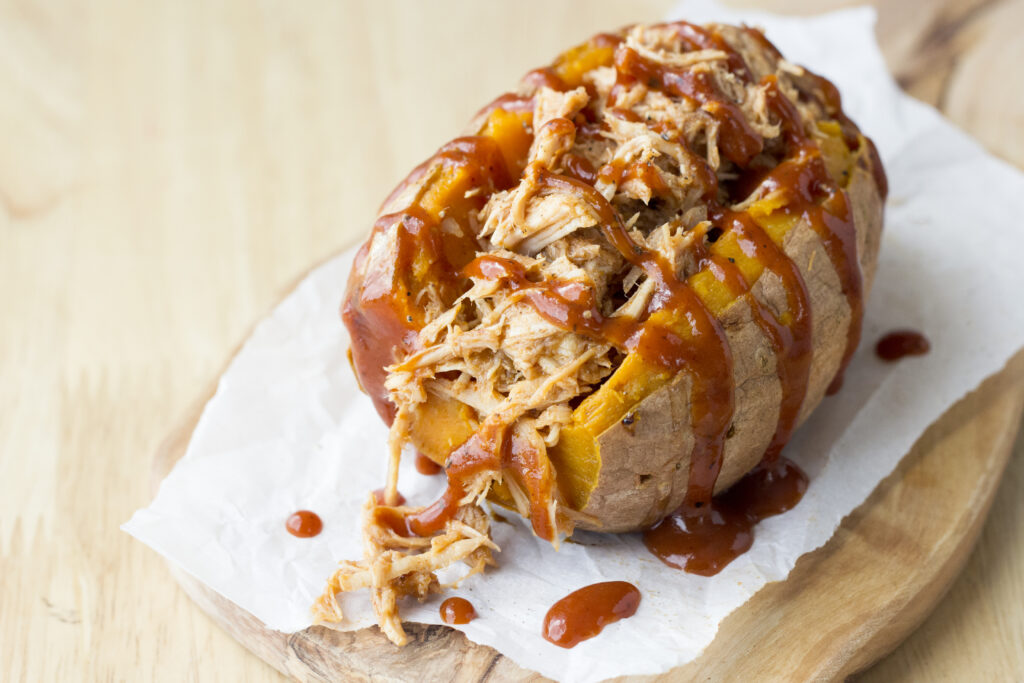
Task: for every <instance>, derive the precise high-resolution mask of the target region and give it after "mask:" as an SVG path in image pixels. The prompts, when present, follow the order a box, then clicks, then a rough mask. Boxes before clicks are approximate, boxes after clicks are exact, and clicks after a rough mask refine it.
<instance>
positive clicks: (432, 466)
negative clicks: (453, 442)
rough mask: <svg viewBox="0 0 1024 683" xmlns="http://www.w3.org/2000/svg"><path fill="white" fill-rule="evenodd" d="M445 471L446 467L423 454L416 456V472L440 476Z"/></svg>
mask: <svg viewBox="0 0 1024 683" xmlns="http://www.w3.org/2000/svg"><path fill="white" fill-rule="evenodd" d="M443 469H444V467H442V466H441V465H438V464H437V463H436V462H434V461H433V460H431V459H430V458H428V457H427V456H425V455H423V454H422V453H417V454H416V471H417V472H419V473H420V474H425V475H427V476H431V475H434V474H440V473H441V471H442V470H443Z"/></svg>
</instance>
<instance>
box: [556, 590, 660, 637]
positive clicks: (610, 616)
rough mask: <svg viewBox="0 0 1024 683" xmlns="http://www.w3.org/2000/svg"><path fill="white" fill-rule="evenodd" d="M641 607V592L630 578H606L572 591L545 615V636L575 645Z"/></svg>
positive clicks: (632, 613) (627, 616)
mask: <svg viewBox="0 0 1024 683" xmlns="http://www.w3.org/2000/svg"><path fill="white" fill-rule="evenodd" d="M639 606H640V591H639V590H637V588H636V586H634V585H633V584H631V583H627V582H626V581H605V582H602V583H595V584H591V585H589V586H584V587H583V588H580V589H579V590H577V591H574V592H572V593H569V595H567V596H565V597H564V598H562V599H561V600H559V601H558V602H556V603H555V604H554V605H552V606H551V609H549V610H548V613H547V614H546V615H545V616H544V631H543V636H544V639H545V640H547V641H548V642H550V643H554V644H555V645H557V646H559V647H564V648H571V647H575V646H577V645H579V644H580V643H582V642H583V641H584V640H589V639H591V638H593V637H594V636H596V635H597V634H599V633H600V632H601V631H602V630H604V627H605V626H607V625H608V624H614V623H615V622H616V621H619V620H620V619H626V618H629V617H631V616H633V615H634V614H635V613H636V610H637V607H639Z"/></svg>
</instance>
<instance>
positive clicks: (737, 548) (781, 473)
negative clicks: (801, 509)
mask: <svg viewBox="0 0 1024 683" xmlns="http://www.w3.org/2000/svg"><path fill="white" fill-rule="evenodd" d="M806 490H807V475H806V474H804V473H803V471H802V470H801V469H800V468H799V467H797V465H796V464H794V463H793V462H792V461H790V460H788V459H786V458H781V457H780V458H777V459H776V460H775V461H774V462H771V463H767V462H762V463H761V464H760V465H758V466H757V467H756V468H754V469H753V470H751V471H750V472H749V473H748V474H747V475H746V476H744V477H743V478H742V479H740V481H738V482H737V483H736V484H734V485H733V486H732V487H731V488H729V490H728V491H725V492H724V493H722V494H720V495H718V496H716V497H715V499H714V500H713V501H712V504H711V505H709V506H706V509H704V508H705V506H699V507H698V506H695V505H684V506H683V507H681V508H680V509H679V510H677V511H676V512H674V513H673V514H671V515H669V516H668V517H666V518H665V519H663V520H661V521H660V522H658V523H657V524H656V525H654V526H653V527H651V528H650V529H648V530H647V531H645V532H644V536H643V539H644V545H646V546H647V549H648V550H650V551H651V552H652V553H653V554H654V555H655V556H656V557H657V558H658V559H660V560H661V561H662V562H664V563H665V564H667V565H668V566H670V567H674V568H675V569H682V570H685V571H686V572H688V573H690V574H699V575H701V576H713V575H714V574H717V573H718V572H720V571H721V570H722V569H723V568H724V567H725V566H726V565H728V564H729V563H730V562H732V561H733V560H734V559H736V558H737V557H739V556H740V555H742V554H743V553H744V552H746V551H747V550H748V549H749V548H750V545H751V544H752V543H753V542H754V531H753V529H754V525H755V524H757V523H758V522H760V521H761V520H762V519H766V518H768V517H772V516H774V515H778V514H781V513H783V512H785V511H786V510H789V509H790V508H792V507H793V506H794V505H796V504H797V503H798V502H799V501H800V499H801V498H802V497H803V494H804V491H806Z"/></svg>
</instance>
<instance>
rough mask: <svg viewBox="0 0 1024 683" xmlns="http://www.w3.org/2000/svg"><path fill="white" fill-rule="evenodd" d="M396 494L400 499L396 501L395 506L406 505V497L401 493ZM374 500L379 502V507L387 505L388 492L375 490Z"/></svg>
mask: <svg viewBox="0 0 1024 683" xmlns="http://www.w3.org/2000/svg"><path fill="white" fill-rule="evenodd" d="M395 493H396V494H398V498H397V500H395V505H405V496H403V495H402V494H401V493H398V492H397V491H396V492H395ZM373 499H374V500H375V501H377V505H386V504H387V492H386V491H385V490H384V489H382V488H380V489H374V490H373Z"/></svg>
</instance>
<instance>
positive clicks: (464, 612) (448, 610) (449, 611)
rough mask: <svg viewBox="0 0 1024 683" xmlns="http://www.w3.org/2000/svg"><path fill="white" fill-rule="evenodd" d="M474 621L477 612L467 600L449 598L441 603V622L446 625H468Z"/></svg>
mask: <svg viewBox="0 0 1024 683" xmlns="http://www.w3.org/2000/svg"><path fill="white" fill-rule="evenodd" d="M474 619H476V610H475V609H473V603H471V602H470V601H469V600H466V599H465V598H448V599H447V600H445V601H444V602H442V603H441V621H443V622H444V623H446V624H468V623H469V622H471V621H473V620H474Z"/></svg>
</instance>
